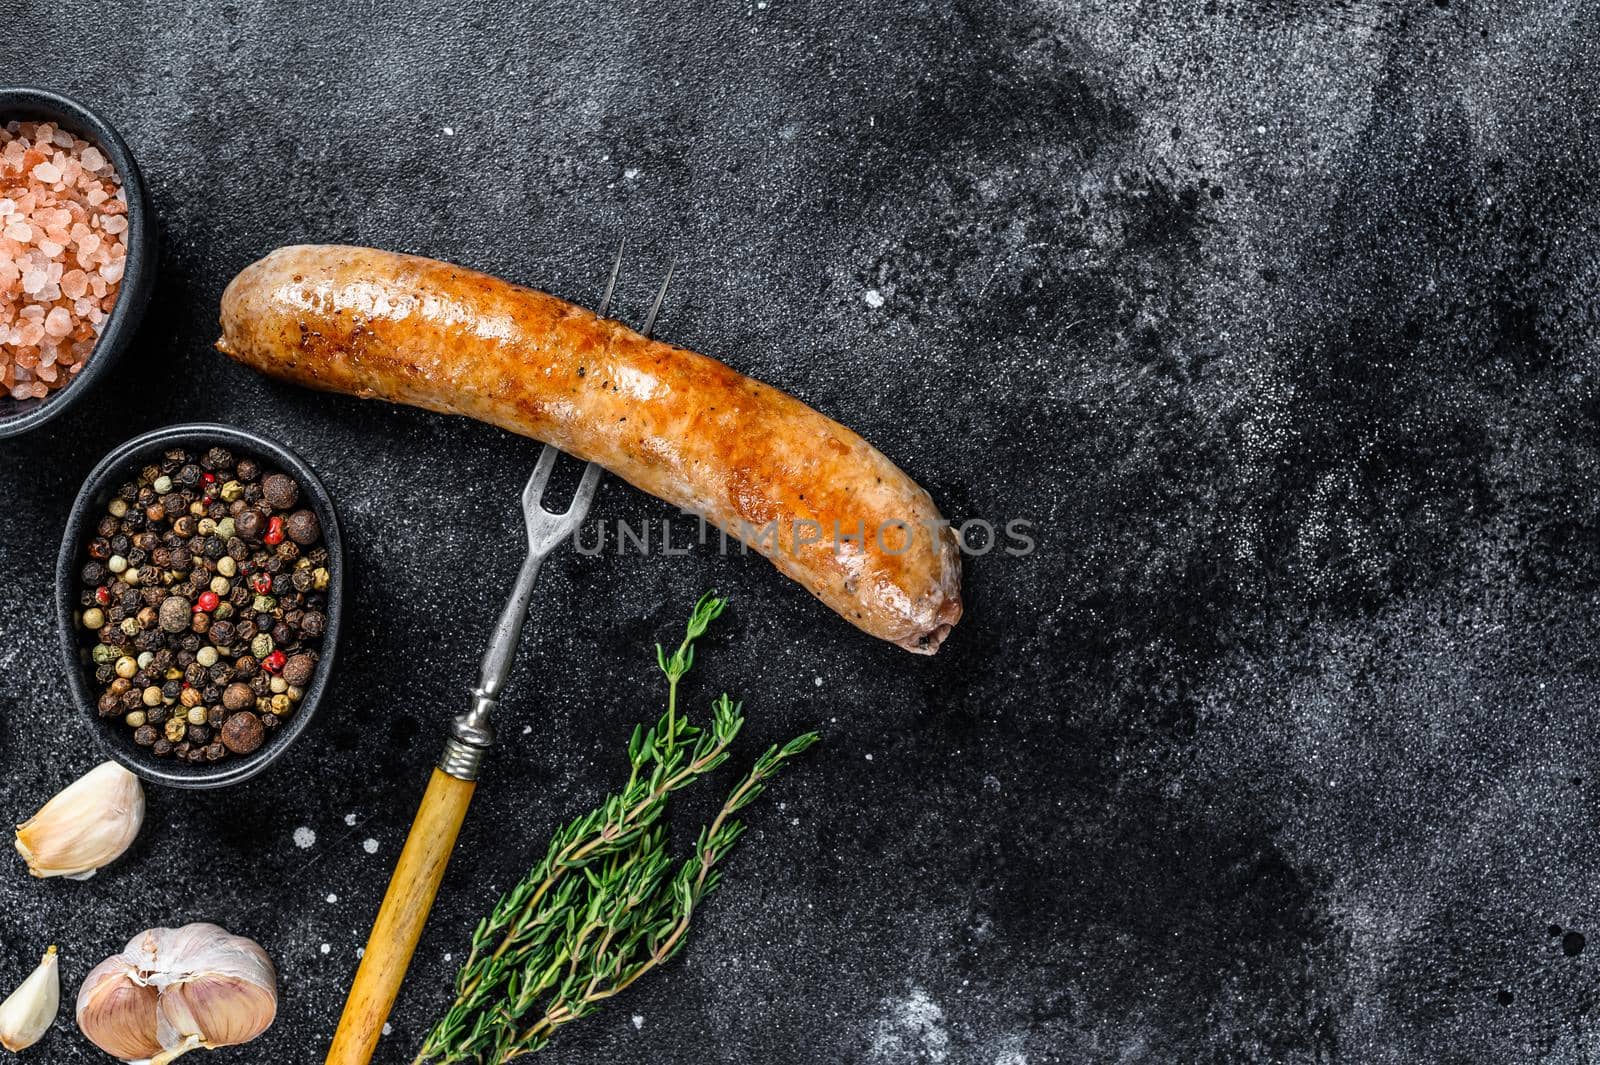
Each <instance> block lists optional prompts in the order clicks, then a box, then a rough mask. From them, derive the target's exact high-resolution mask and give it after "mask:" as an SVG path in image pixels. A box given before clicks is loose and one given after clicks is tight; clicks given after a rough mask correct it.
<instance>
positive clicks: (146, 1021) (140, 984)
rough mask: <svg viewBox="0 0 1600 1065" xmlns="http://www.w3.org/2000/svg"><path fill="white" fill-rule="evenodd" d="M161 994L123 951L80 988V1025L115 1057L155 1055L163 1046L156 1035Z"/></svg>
mask: <svg viewBox="0 0 1600 1065" xmlns="http://www.w3.org/2000/svg"><path fill="white" fill-rule="evenodd" d="M159 994H160V992H158V991H157V990H156V989H155V988H154V987H151V986H150V985H149V984H147V983H145V982H144V978H143V977H142V976H140V975H139V972H138V970H136V969H135V968H134V967H133V966H132V965H130V964H128V961H127V959H126V958H125V957H123V956H122V955H121V954H118V955H117V956H115V957H112V958H107V959H106V960H105V961H103V962H101V963H100V964H99V965H97V966H95V967H94V970H93V971H92V972H90V973H89V975H88V976H87V977H86V978H85V979H84V981H83V986H82V987H81V988H79V989H78V1006H77V1017H78V1028H79V1029H80V1030H81V1031H82V1032H83V1034H84V1035H85V1036H87V1037H88V1039H89V1042H91V1043H93V1044H94V1045H95V1046H97V1047H99V1048H100V1049H101V1050H104V1051H105V1052H106V1053H107V1054H110V1055H111V1056H112V1057H116V1058H121V1059H122V1060H123V1061H142V1060H145V1059H148V1058H153V1057H155V1056H156V1055H157V1054H159V1053H161V1049H162V1048H161V1042H160V1040H158V1039H157V1038H156V1008H157V999H158V996H159Z"/></svg>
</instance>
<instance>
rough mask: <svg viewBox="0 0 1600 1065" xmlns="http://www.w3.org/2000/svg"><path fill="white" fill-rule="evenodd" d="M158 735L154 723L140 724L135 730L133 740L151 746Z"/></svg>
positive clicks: (143, 745)
mask: <svg viewBox="0 0 1600 1065" xmlns="http://www.w3.org/2000/svg"><path fill="white" fill-rule="evenodd" d="M158 735H159V733H157V732H156V729H155V726H154V725H140V726H139V727H138V728H136V729H134V730H133V742H134V743H137V744H138V745H139V746H141V747H149V746H150V745H151V744H153V743H155V742H156V736H158Z"/></svg>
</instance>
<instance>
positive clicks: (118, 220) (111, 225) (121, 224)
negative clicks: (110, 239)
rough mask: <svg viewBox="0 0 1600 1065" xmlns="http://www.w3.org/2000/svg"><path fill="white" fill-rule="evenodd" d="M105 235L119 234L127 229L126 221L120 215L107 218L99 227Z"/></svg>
mask: <svg viewBox="0 0 1600 1065" xmlns="http://www.w3.org/2000/svg"><path fill="white" fill-rule="evenodd" d="M101 228H102V229H104V230H105V231H106V232H107V233H121V232H123V231H125V230H126V229H127V228H128V220H127V219H126V218H125V217H123V216H122V215H120V214H114V215H111V216H109V217H108V218H107V219H106V220H105V222H104V223H103V224H102V226H101Z"/></svg>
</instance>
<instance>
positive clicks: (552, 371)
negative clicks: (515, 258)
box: [217, 245, 961, 654]
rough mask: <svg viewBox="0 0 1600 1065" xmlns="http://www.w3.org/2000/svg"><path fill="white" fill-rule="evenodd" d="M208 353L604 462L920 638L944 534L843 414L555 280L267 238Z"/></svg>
mask: <svg viewBox="0 0 1600 1065" xmlns="http://www.w3.org/2000/svg"><path fill="white" fill-rule="evenodd" d="M217 348H218V350H220V351H222V352H223V353H224V354H225V355H228V356H230V357H231V358H234V359H237V360H238V361H239V362H241V363H244V364H245V365H246V366H250V367H252V368H254V369H256V370H259V371H261V372H263V373H266V374H269V375H271V376H273V377H277V378H281V379H283V380H286V381H293V382H295V383H297V384H301V385H307V386H310V387H312V388H319V389H325V390H328V391H333V392H345V393H352V394H354V395H358V396H362V397H364V398H374V397H376V398H381V399H387V400H390V401H393V402H396V403H408V404H412V405H414V406H418V407H424V408H427V409H428V410H433V411H439V412H442V413H446V414H464V415H467V416H468V417H472V418H477V419H479V420H480V421H486V422H489V423H491V424H493V425H498V426H500V427H501V428H503V429H507V430H510V431H511V432H514V433H520V434H522V435H524V436H531V437H535V438H537V439H539V440H543V441H546V442H547V443H551V444H554V445H555V446H557V447H559V448H561V449H562V450H563V451H566V452H569V453H570V454H573V455H576V456H578V457H579V458H582V459H589V460H592V461H594V462H598V463H600V464H601V465H602V466H604V467H605V468H606V469H608V470H610V471H611V472H612V473H614V474H616V475H617V476H619V477H621V478H622V479H623V480H626V481H628V482H629V483H630V484H633V485H635V486H636V487H638V488H640V489H642V490H644V491H646V492H649V493H651V494H652V495H655V496H659V497H661V498H662V499H664V500H666V501H667V502H669V503H672V504H674V505H675V506H678V507H680V508H682V509H684V510H687V511H690V512H693V513H695V514H698V515H700V516H702V517H704V518H705V519H706V520H707V521H708V522H710V523H711V524H713V525H715V526H716V527H717V528H719V529H721V530H723V531H724V532H726V533H727V534H729V535H732V536H737V537H738V538H739V539H741V540H743V541H744V542H746V543H747V544H749V545H750V546H751V547H753V548H755V549H756V550H757V551H759V552H761V553H762V554H764V555H766V556H767V557H768V558H769V559H771V560H772V562H773V564H774V565H776V566H777V567H778V569H780V570H781V571H782V572H783V573H784V574H786V575H787V576H789V577H791V578H792V579H794V580H796V581H798V582H800V584H802V585H803V586H805V587H806V588H807V589H809V590H810V591H811V592H812V593H813V594H814V595H816V596H817V598H819V599H821V600H822V601H823V602H824V603H826V604H827V605H828V606H830V607H832V608H833V609H834V610H835V611H837V612H838V613H839V614H840V615H841V616H843V617H844V618H845V619H846V620H848V621H850V622H851V623H852V624H854V625H856V626H857V627H858V628H860V629H862V630H864V631H866V632H869V633H871V634H872V635H874V636H878V637H881V638H882V639H885V640H890V641H892V642H894V643H896V644H898V645H899V646H901V647H904V648H906V649H907V650H909V651H914V652H916V653H919V654H932V653H933V652H935V651H937V650H938V648H939V645H940V643H942V642H943V640H944V638H945V636H946V635H947V634H948V633H949V631H950V627H951V626H952V625H954V624H955V622H956V620H957V619H958V618H960V616H961V561H960V554H959V551H958V550H957V544H956V538H955V535H954V534H953V533H952V532H951V530H950V529H949V528H948V526H947V525H946V524H945V523H944V521H943V519H941V518H940V516H939V512H938V510H937V509H936V508H935V507H934V504H933V500H932V499H931V498H930V497H929V496H928V493H927V492H926V491H924V490H923V489H922V488H921V487H919V486H918V485H917V484H916V482H914V481H913V480H911V478H910V477H908V476H906V475H905V474H904V473H903V472H901V471H900V469H899V468H898V467H896V466H895V465H894V463H892V462H890V461H889V460H888V459H887V458H885V457H884V456H883V455H882V454H881V453H880V452H879V451H877V450H876V449H875V448H873V447H872V445H870V444H868V443H867V442H866V441H865V440H863V439H862V438H861V437H859V436H857V435H856V434H855V433H853V432H851V431H850V430H849V429H846V428H845V427H844V426H842V425H840V424H839V423H838V422H836V421H833V420H832V419H831V418H828V417H826V416H824V415H822V414H819V413H817V412H816V411H814V410H812V409H811V408H810V407H808V406H806V405H805V404H804V403H802V402H800V401H799V400H798V399H795V398H794V397H793V396H790V395H787V394H786V393H783V392H780V391H779V390H777V389H775V388H771V387H769V386H767V385H764V384H762V383H761V382H759V381H755V380H752V379H750V378H748V377H746V376H744V375H743V374H741V373H738V372H737V371H735V370H732V369H730V368H729V367H727V366H724V365H723V364H722V363H720V362H717V361H716V360H715V359H711V358H707V357H706V356H704V355H698V354H696V353H694V352H692V351H687V350H685V349H683V348H677V347H673V346H671V345H669V344H663V343H661V342H659V341H656V340H650V339H647V338H645V337H643V336H640V335H639V334H638V333H635V332H634V331H633V330H631V329H629V328H628V327H626V326H624V325H622V324H621V323H618V322H615V321H611V320H609V319H604V318H600V317H597V316H596V315H594V314H592V313H590V312H589V311H586V310H584V309H583V308H581V307H577V306H574V305H573V304H570V303H567V302H565V301H563V300H559V299H556V298H555V297H554V296H549V295H546V294H545V293H543V292H538V291H535V290H533V289H529V288H523V287H521V286H518V285H513V284H510V283H509V282H506V281H502V280H500V279H499V278H495V277H490V276H488V275H487V274H481V273H477V272H476V271H472V270H467V269H464V268H462V267H459V266H452V265H450V264H448V263H441V262H436V261H434V260H431V259H423V258H418V257H415V256H409V255H397V254H395V253H392V252H385V251H376V250H373V249H370V248H355V247H343V246H332V245H329V246H323V245H306V246H300V247H290V248H281V249H279V250H278V251H275V252H273V253H272V254H270V255H268V256H267V257H266V258H264V259H262V260H260V261H259V262H256V263H254V264H252V265H250V266H249V267H246V268H245V270H244V271H243V272H241V273H240V274H239V276H238V277H236V278H234V280H233V282H232V283H231V284H230V285H229V286H228V289H227V291H226V292H225V293H224V294H223V297H222V338H221V339H220V340H219V341H218V342H217Z"/></svg>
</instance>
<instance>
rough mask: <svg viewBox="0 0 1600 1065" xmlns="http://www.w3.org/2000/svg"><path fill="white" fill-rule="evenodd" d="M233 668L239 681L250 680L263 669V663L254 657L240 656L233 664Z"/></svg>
mask: <svg viewBox="0 0 1600 1065" xmlns="http://www.w3.org/2000/svg"><path fill="white" fill-rule="evenodd" d="M233 668H234V670H235V671H236V673H237V674H238V679H239V680H249V679H250V678H251V677H253V676H255V675H256V670H258V669H260V668H261V663H259V662H257V661H256V660H255V657H254V656H253V655H240V656H239V657H238V659H236V660H235V661H234V663H233Z"/></svg>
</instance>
